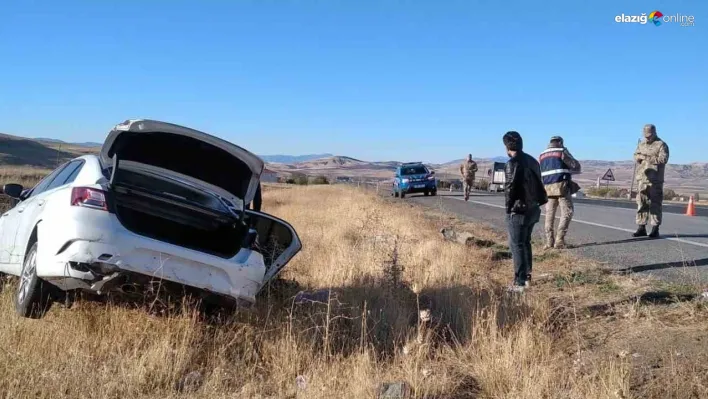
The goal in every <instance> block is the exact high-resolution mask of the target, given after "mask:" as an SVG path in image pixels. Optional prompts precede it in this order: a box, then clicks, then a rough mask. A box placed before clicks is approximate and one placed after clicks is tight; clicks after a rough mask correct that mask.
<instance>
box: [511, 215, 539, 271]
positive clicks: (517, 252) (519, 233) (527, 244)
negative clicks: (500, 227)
mask: <svg viewBox="0 0 708 399" xmlns="http://www.w3.org/2000/svg"><path fill="white" fill-rule="evenodd" d="M540 218H541V207H540V206H534V207H532V208H529V209H528V210H527V211H526V213H525V214H523V215H521V214H510V215H506V224H507V230H508V231H509V249H510V250H511V256H512V258H513V261H514V284H516V285H524V284H525V283H526V280H527V279H528V278H529V276H530V275H531V270H532V267H533V253H532V251H531V235H532V233H533V227H534V226H535V225H536V223H538V221H539V219H540Z"/></svg>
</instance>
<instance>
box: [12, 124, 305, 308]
mask: <svg viewBox="0 0 708 399" xmlns="http://www.w3.org/2000/svg"><path fill="white" fill-rule="evenodd" d="M263 168H264V164H263V161H262V160H261V159H260V158H258V157H257V156H256V155H254V154H252V153H250V152H249V151H247V150H245V149H243V148H241V147H239V146H236V145H234V144H231V143H229V142H227V141H224V140H221V139H219V138H217V137H214V136H211V135H208V134H206V133H203V132H200V131H197V130H193V129H189V128H186V127H182V126H178V125H174V124H171V123H165V122H159V121H153V120H128V121H125V122H124V123H122V124H119V125H117V126H116V127H115V128H114V129H113V130H112V131H111V132H110V133H109V135H108V137H107V139H106V141H105V143H104V144H103V147H102V149H101V152H100V154H99V155H87V156H82V157H79V158H76V159H74V160H71V161H70V162H67V163H65V164H64V165H62V166H60V167H59V168H58V169H56V170H54V171H53V172H52V173H51V174H49V175H48V176H46V177H45V178H44V179H43V180H42V181H41V182H40V183H39V184H37V185H36V186H35V187H34V188H32V189H29V190H26V189H24V188H23V187H22V186H20V185H18V184H6V185H5V186H4V187H3V190H4V193H5V194H6V195H8V196H10V197H12V198H13V199H14V202H15V205H14V206H13V207H12V208H11V209H10V210H8V211H7V212H5V213H4V214H3V215H2V216H1V217H0V272H3V273H7V274H11V275H16V276H20V279H19V280H20V281H19V283H18V288H17V293H16V311H17V313H18V314H19V315H21V316H24V317H32V318H37V317H41V316H42V315H43V314H44V312H45V309H46V308H47V305H48V304H49V303H50V302H51V300H52V297H53V296H52V292H53V291H55V290H57V289H59V290H62V291H71V290H83V291H90V292H93V293H97V294H105V293H112V292H118V293H137V294H140V293H141V292H144V291H145V290H151V289H155V286H156V284H158V285H159V286H160V287H163V286H167V285H176V286H177V287H179V288H181V289H182V290H188V291H194V292H196V293H198V294H202V295H203V296H204V297H212V298H213V297H216V298H218V300H219V301H222V300H224V299H227V300H230V301H231V302H233V303H244V304H246V305H248V304H252V303H253V302H255V297H256V294H257V293H258V292H259V291H260V290H261V288H262V287H263V286H264V284H266V283H267V282H268V281H269V280H271V279H272V278H274V277H275V276H276V275H277V274H278V273H279V272H280V271H281V269H282V268H283V267H284V266H285V265H286V264H287V263H288V262H289V261H290V260H291V259H292V257H293V256H295V254H297V253H298V252H299V251H300V249H301V243H300V240H299V238H298V236H297V234H296V232H295V231H294V230H293V228H292V227H291V226H290V225H289V224H288V223H286V222H285V221H283V220H280V219H277V218H275V217H273V216H270V215H267V214H264V213H260V212H255V211H252V210H249V209H248V204H250V203H251V201H253V199H254V196H255V195H256V191H257V190H258V189H259V185H260V181H259V179H260V175H261V173H262V171H263ZM183 292H184V291H183Z"/></svg>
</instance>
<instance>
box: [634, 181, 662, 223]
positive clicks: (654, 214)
mask: <svg viewBox="0 0 708 399" xmlns="http://www.w3.org/2000/svg"><path fill="white" fill-rule="evenodd" d="M663 201H664V185H663V184H651V183H647V182H639V186H638V187H637V224H638V225H642V226H645V225H647V222H649V220H651V224H652V225H654V226H659V225H661V216H662V215H661V204H662V202H663Z"/></svg>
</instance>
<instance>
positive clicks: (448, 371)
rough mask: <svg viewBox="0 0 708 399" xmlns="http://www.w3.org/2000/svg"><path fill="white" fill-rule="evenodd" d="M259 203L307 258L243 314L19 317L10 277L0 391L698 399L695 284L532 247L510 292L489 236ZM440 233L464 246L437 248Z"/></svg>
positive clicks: (497, 245) (406, 218) (317, 196)
mask: <svg viewBox="0 0 708 399" xmlns="http://www.w3.org/2000/svg"><path fill="white" fill-rule="evenodd" d="M263 196H264V205H263V210H264V211H265V212H268V213H272V214H274V215H277V216H279V217H282V218H284V219H286V220H288V221H289V222H291V223H292V224H293V226H294V227H295V228H296V230H297V231H298V233H299V234H300V237H301V239H302V241H303V250H302V252H301V253H300V254H299V255H298V256H296V258H295V259H294V260H293V261H292V263H291V264H290V265H289V266H288V268H287V269H286V271H285V272H284V273H283V275H282V276H281V279H279V280H277V281H276V282H274V283H273V284H272V285H271V286H270V287H268V288H267V289H266V290H264V292H263V294H262V296H261V298H259V302H258V304H257V305H256V307H255V308H254V309H252V310H242V311H237V312H236V313H234V314H231V315H228V316H223V315H222V317H214V316H213V315H212V316H211V317H207V316H205V315H203V314H200V313H199V312H198V311H197V310H195V308H192V307H190V306H188V305H183V306H178V307H177V309H172V310H165V309H164V308H162V307H158V306H154V304H151V303H150V302H146V303H145V304H142V303H135V304H131V305H126V304H117V303H113V304H110V303H109V304H106V303H98V302H92V301H85V300H80V301H78V302H76V303H74V305H73V306H72V307H70V308H67V307H65V306H62V305H57V306H54V307H53V308H52V309H51V311H50V312H49V313H48V314H47V315H46V316H45V318H44V319H42V320H25V319H20V318H18V317H16V316H15V314H14V310H13V294H14V289H15V286H14V282H13V281H12V280H8V282H7V283H6V284H5V285H4V289H3V290H2V292H1V293H0V319H2V320H3V322H2V323H1V324H0V375H2V378H0V397H3V398H29V397H31V398H170V397H194V398H375V397H376V394H377V387H378V385H379V384H380V383H382V382H393V381H405V382H406V383H407V384H408V385H409V386H410V387H411V390H412V395H413V396H412V397H417V398H477V397H479V398H699V397H708V345H707V344H706V343H707V342H708V317H707V316H708V306H707V305H706V303H705V302H701V301H700V300H699V299H693V296H694V294H696V293H698V292H700V291H699V288H700V287H693V286H672V285H668V284H661V283H657V282H653V281H650V280H645V279H639V278H637V277H632V276H615V275H612V274H609V273H604V272H602V271H601V270H599V269H598V268H597V267H596V265H593V264H591V263H588V262H586V261H582V260H577V259H572V258H570V257H568V256H566V255H565V254H563V253H558V252H548V253H542V252H540V251H538V252H537V255H536V258H537V259H536V263H535V266H534V274H535V278H536V279H535V280H534V286H533V287H532V289H531V290H530V291H528V292H527V293H526V294H524V295H523V296H513V295H510V294H507V293H505V292H504V290H503V288H504V287H505V286H506V284H508V283H509V281H510V276H511V268H512V267H511V264H510V260H509V259H508V248H506V244H505V242H504V237H503V236H500V235H498V234H496V233H493V232H491V231H486V230H483V229H481V228H479V227H478V226H474V225H470V224H465V223H462V222H458V221H456V220H454V219H453V218H451V217H450V216H448V215H445V214H443V213H438V212H430V211H425V210H423V209H421V208H417V207H414V206H412V205H408V204H405V203H400V202H392V201H389V200H387V199H384V198H377V197H375V196H373V195H370V194H369V193H366V192H364V191H359V190H357V189H354V188H346V187H344V188H343V187H340V186H310V187H293V188H290V187H278V186H269V187H266V188H265V189H264V193H263ZM450 226H452V227H454V228H455V229H458V230H460V231H468V232H472V233H473V234H474V235H475V237H476V238H477V239H476V240H475V243H474V245H471V246H465V245H462V244H458V243H453V242H449V241H445V240H443V239H442V237H441V235H440V234H439V230H440V228H441V227H450ZM544 274H545V275H546V276H545V277H544V276H543V275H544ZM300 290H308V291H313V290H325V291H320V292H319V294H320V295H319V296H320V298H319V301H318V302H309V303H298V302H297V301H295V300H294V297H295V295H296V294H297V293H298V292H299V291H300ZM322 293H324V295H322ZM421 315H422V317H421ZM185 376H188V378H185Z"/></svg>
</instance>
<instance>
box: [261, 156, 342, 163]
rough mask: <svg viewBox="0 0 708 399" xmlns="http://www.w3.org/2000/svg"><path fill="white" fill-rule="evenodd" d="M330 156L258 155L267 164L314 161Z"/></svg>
mask: <svg viewBox="0 0 708 399" xmlns="http://www.w3.org/2000/svg"><path fill="white" fill-rule="evenodd" d="M331 156H332V154H307V155H259V157H261V159H262V160H263V161H264V162H268V163H298V162H307V161H312V160H314V159H321V158H327V157H331Z"/></svg>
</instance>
